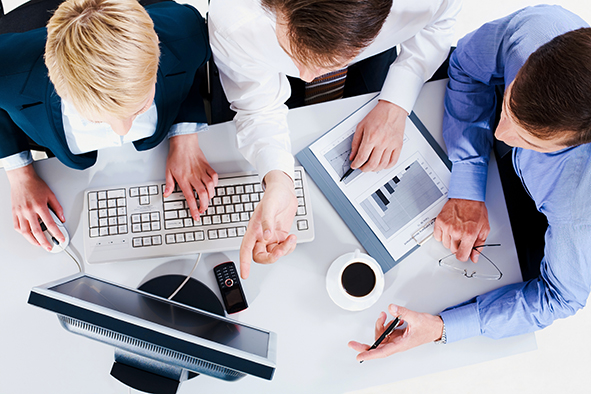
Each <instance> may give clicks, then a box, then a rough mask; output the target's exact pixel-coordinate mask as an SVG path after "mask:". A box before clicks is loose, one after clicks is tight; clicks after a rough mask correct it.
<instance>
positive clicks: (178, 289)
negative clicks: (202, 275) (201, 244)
mask: <svg viewBox="0 0 591 394" xmlns="http://www.w3.org/2000/svg"><path fill="white" fill-rule="evenodd" d="M199 260H201V253H199V254H198V255H197V261H195V265H193V269H192V270H191V272H189V275H187V277H186V278H185V280H184V281H183V283H181V284H180V285H179V287H177V288H176V290H175V291H174V292H173V293H172V294H171V295H170V297H168V299H169V300H172V297H174V296H175V295H176V294H177V293H178V292H179V291H181V289H182V288H183V286H185V285H186V284H187V282H188V281H189V279H191V275H193V271H195V268H197V264H199Z"/></svg>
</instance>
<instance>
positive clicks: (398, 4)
mask: <svg viewBox="0 0 591 394" xmlns="http://www.w3.org/2000/svg"><path fill="white" fill-rule="evenodd" d="M460 8H461V0H394V3H393V5H392V9H391V11H390V15H389V16H388V18H387V19H386V21H385V23H384V26H383V27H382V30H381V31H380V33H379V34H378V36H377V37H376V39H375V40H374V41H373V42H372V43H371V44H370V45H369V46H368V47H367V48H365V50H363V51H362V52H361V53H360V54H359V56H357V57H356V58H355V59H354V61H353V62H351V64H354V63H356V62H358V61H360V60H363V59H366V58H368V57H371V56H373V55H376V54H379V53H381V52H384V51H386V50H388V49H390V48H392V47H394V46H396V45H398V44H400V53H399V55H398V58H397V59H396V61H395V62H394V63H393V64H392V65H391V66H390V70H389V72H388V75H387V77H386V80H385V82H384V86H383V88H382V91H381V94H380V99H381V100H386V101H389V102H392V103H394V104H396V105H398V106H400V107H402V108H403V109H405V110H406V111H407V112H409V113H410V112H411V110H412V107H413V106H414V103H415V101H416V99H417V96H418V95H419V92H420V90H421V87H422V85H423V83H424V82H425V81H426V80H428V79H429V78H430V77H431V76H432V75H433V73H434V72H435V71H436V70H437V68H438V67H439V66H440V65H441V63H442V62H443V61H444V60H445V59H446V57H447V55H448V53H449V49H450V46H451V43H452V40H453V26H454V23H455V16H456V14H457V13H458V12H459V10H460ZM208 27H209V36H210V44H211V47H212V52H213V57H214V60H215V62H216V65H217V66H218V68H219V70H220V77H221V83H222V86H223V88H224V91H225V93H226V96H227V98H228V101H229V102H230V103H231V108H232V109H233V110H234V111H236V112H237V115H236V117H235V118H234V120H235V122H236V129H237V142H238V148H239V149H240V151H241V153H242V154H243V155H244V157H245V158H246V159H247V160H248V161H249V162H250V163H251V164H252V165H253V166H254V167H255V168H256V169H257V170H258V172H259V176H260V177H261V179H262V178H263V177H264V176H265V175H266V174H267V173H268V172H269V171H271V170H281V171H284V172H285V173H286V174H289V175H291V176H293V165H294V159H293V156H292V154H291V141H290V137H289V129H288V126H287V106H286V105H285V102H286V101H287V99H288V98H289V97H290V95H291V89H290V85H289V81H288V80H287V77H286V76H292V77H296V78H299V71H298V69H297V67H296V65H295V64H294V63H293V61H292V59H291V58H290V57H289V56H288V55H287V54H286V53H285V52H284V51H283V49H282V48H281V46H280V45H279V43H278V41H277V36H276V34H275V16H274V15H271V14H270V13H269V12H268V11H266V10H264V9H263V8H262V6H261V4H260V0H216V1H213V2H212V3H211V4H210V7H209V22H208Z"/></svg>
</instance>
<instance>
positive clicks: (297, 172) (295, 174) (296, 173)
mask: <svg viewBox="0 0 591 394" xmlns="http://www.w3.org/2000/svg"><path fill="white" fill-rule="evenodd" d="M293 177H294V178H295V179H302V172H301V171H300V170H295V171H294V172H293Z"/></svg>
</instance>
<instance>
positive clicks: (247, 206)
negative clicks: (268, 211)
mask: <svg viewBox="0 0 591 394" xmlns="http://www.w3.org/2000/svg"><path fill="white" fill-rule="evenodd" d="M244 210H245V211H246V212H252V211H254V206H253V205H252V203H251V202H247V203H246V204H244Z"/></svg>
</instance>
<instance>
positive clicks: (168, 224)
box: [164, 219, 183, 230]
mask: <svg viewBox="0 0 591 394" xmlns="http://www.w3.org/2000/svg"><path fill="white" fill-rule="evenodd" d="M181 227H183V221H182V220H180V219H175V220H166V221H165V222H164V228H165V229H166V230H170V229H172V228H181Z"/></svg>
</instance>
